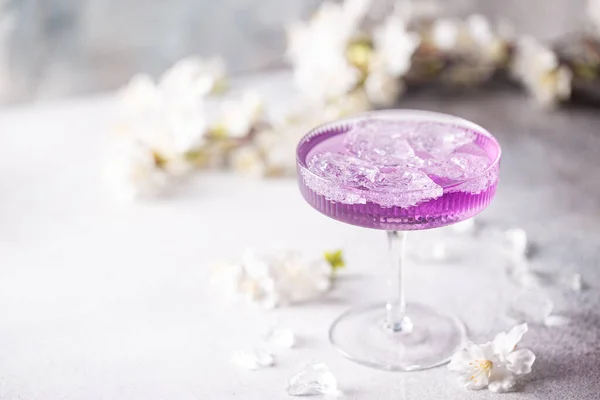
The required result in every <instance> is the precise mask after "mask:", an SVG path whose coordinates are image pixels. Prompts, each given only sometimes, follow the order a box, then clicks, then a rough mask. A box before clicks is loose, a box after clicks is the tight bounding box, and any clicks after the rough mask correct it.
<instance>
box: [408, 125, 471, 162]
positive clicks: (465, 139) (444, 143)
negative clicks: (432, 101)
mask: <svg viewBox="0 0 600 400" xmlns="http://www.w3.org/2000/svg"><path fill="white" fill-rule="evenodd" d="M475 136H476V135H475V133H473V132H471V131H469V130H466V129H464V128H460V127H458V126H452V125H448V124H440V123H432V122H428V123H421V124H419V126H418V128H417V130H416V132H415V133H414V134H413V135H412V136H411V137H410V138H409V143H410V145H411V146H412V148H413V149H415V151H417V152H423V153H428V154H431V155H433V156H437V155H443V154H450V153H452V152H453V151H455V150H457V149H458V148H460V147H461V146H464V145H466V144H469V143H472V142H473V141H474V140H475Z"/></svg>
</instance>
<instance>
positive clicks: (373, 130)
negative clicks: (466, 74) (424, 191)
mask: <svg viewBox="0 0 600 400" xmlns="http://www.w3.org/2000/svg"><path fill="white" fill-rule="evenodd" d="M415 128H416V124H414V123H399V122H395V123H392V122H390V121H384V120H373V121H366V122H364V123H361V124H358V125H357V126H356V127H354V128H353V129H352V130H351V131H350V132H349V133H348V134H347V135H346V137H345V138H344V144H345V146H346V148H347V149H348V150H349V151H350V153H352V154H354V155H356V156H357V157H358V158H361V159H363V160H368V161H370V162H372V163H373V164H376V165H379V166H420V165H422V164H423V160H421V159H420V158H419V157H417V156H416V155H415V152H414V150H413V148H412V147H411V146H410V144H409V143H408V141H407V139H408V138H409V137H410V135H411V134H412V132H414V130H415Z"/></svg>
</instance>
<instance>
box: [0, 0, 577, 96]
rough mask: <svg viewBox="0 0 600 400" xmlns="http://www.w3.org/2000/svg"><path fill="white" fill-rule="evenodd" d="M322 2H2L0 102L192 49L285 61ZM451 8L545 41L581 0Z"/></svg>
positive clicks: (106, 84)
mask: <svg viewBox="0 0 600 400" xmlns="http://www.w3.org/2000/svg"><path fill="white" fill-rule="evenodd" d="M374 1H375V2H387V1H388V0H374ZM320 2H321V1H320V0H219V1H217V0H0V13H1V14H0V102H3V103H6V102H15V101H27V100H36V99H54V98H58V97H63V96H70V95H80V94H85V93H91V92H99V91H107V90H111V89H115V88H117V87H119V86H120V85H122V84H124V83H125V82H126V81H127V80H128V78H129V77H130V76H131V75H133V74H135V73H137V72H149V73H151V74H153V75H156V74H158V73H160V72H162V71H164V70H165V69H166V68H167V67H168V66H169V65H171V64H172V63H173V62H175V61H176V60H178V59H180V58H182V57H184V56H186V55H190V54H199V55H202V56H211V55H221V56H222V57H224V58H225V60H226V61H227V64H228V67H229V71H230V72H231V73H234V74H235V73H242V72H248V71H254V70H259V69H261V68H266V67H269V66H271V67H272V66H276V65H280V64H281V63H282V52H283V50H284V48H285V35H284V26H285V25H286V24H287V23H289V22H292V21H294V20H298V19H301V18H307V17H308V16H309V15H310V14H311V13H312V12H313V11H314V9H315V8H316V7H317V6H318V4H319V3H320ZM439 3H440V4H441V5H442V6H443V8H444V10H445V11H446V12H447V13H448V14H458V15H464V14H469V13H472V12H478V13H482V14H484V15H486V16H488V17H490V18H491V19H492V20H494V19H495V18H499V17H506V18H508V19H509V20H511V21H512V22H513V23H514V25H515V27H516V28H517V31H518V32H519V33H530V34H533V35H535V36H537V37H539V38H542V39H551V38H554V37H556V36H559V35H561V34H564V33H566V32H570V31H573V30H575V29H577V28H578V27H580V26H581V25H582V23H583V21H584V19H585V18H584V14H585V0H504V1H498V0H480V1H476V0H473V1H468V0H445V1H441V2H439Z"/></svg>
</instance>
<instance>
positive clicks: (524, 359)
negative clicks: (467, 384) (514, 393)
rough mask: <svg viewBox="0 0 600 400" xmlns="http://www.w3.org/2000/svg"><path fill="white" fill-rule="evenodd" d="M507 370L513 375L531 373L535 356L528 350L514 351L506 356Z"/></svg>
mask: <svg viewBox="0 0 600 400" xmlns="http://www.w3.org/2000/svg"><path fill="white" fill-rule="evenodd" d="M506 361H508V363H509V364H508V367H507V368H508V369H509V370H510V371H511V372H513V373H514V374H515V375H523V374H528V373H530V372H531V366H532V365H533V362H534V361H535V354H533V352H532V351H531V350H529V349H519V350H515V351H513V352H512V353H510V354H509V355H508V356H506Z"/></svg>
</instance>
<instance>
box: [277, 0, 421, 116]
mask: <svg viewBox="0 0 600 400" xmlns="http://www.w3.org/2000/svg"><path fill="white" fill-rule="evenodd" d="M370 6H371V1H367V0H347V1H345V2H343V3H339V4H338V3H331V2H325V3H323V4H322V5H321V7H320V8H319V9H318V10H317V12H316V14H315V15H314V16H313V18H312V19H311V20H309V21H308V22H303V23H297V24H294V25H292V26H290V27H289V28H288V49H287V56H288V58H289V60H290V61H291V63H292V67H293V70H294V79H295V82H296V85H297V87H298V88H299V89H300V90H301V91H302V92H303V93H304V94H305V95H306V96H307V97H308V98H310V99H311V100H313V101H315V102H316V103H320V104H332V103H336V102H338V101H341V100H342V99H343V98H344V97H345V96H347V95H348V94H351V93H354V92H356V91H364V95H366V96H365V97H366V99H367V100H368V102H366V103H365V109H367V108H369V107H370V105H371V104H373V105H378V106H386V105H391V104H393V103H394V102H395V101H396V100H397V98H398V96H399V94H400V93H401V92H402V81H401V78H402V76H404V74H406V72H407V71H408V69H409V67H410V59H411V57H412V54H413V53H414V51H415V50H416V48H417V46H418V45H419V42H420V38H419V36H418V35H417V34H415V33H411V32H408V31H407V30H406V27H405V23H404V20H403V19H402V18H401V17H400V16H398V15H391V16H389V17H388V18H387V19H386V20H385V21H384V22H383V24H382V25H381V26H380V27H378V28H377V29H375V31H374V32H372V33H370V34H369V33H366V32H364V31H363V30H362V29H361V23H362V21H363V19H364V17H365V15H366V13H367V12H368V10H369V7H370Z"/></svg>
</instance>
